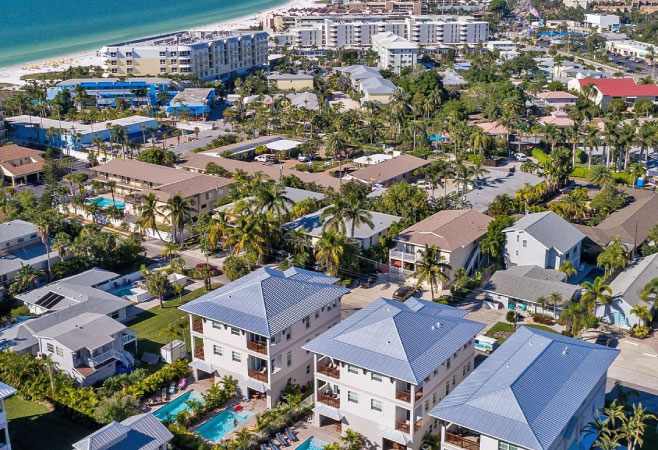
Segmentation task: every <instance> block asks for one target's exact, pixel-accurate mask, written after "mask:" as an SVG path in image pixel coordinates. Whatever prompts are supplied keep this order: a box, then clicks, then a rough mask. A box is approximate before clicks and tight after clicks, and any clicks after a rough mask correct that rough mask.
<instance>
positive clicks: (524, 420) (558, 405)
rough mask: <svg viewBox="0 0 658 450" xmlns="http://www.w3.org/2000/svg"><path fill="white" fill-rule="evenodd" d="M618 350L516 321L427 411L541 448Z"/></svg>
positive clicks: (562, 428)
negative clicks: (490, 351)
mask: <svg viewBox="0 0 658 450" xmlns="http://www.w3.org/2000/svg"><path fill="white" fill-rule="evenodd" d="M618 353H619V350H615V349H611V348H608V347H603V346H600V345H596V344H591V343H588V342H584V341H581V340H577V339H572V338H569V337H566V336H562V335H560V334H555V333H550V332H546V331H541V330H537V329H535V328H529V327H521V328H519V330H517V331H516V333H514V334H513V335H512V337H510V338H509V339H508V340H507V341H506V342H505V343H504V344H503V345H502V346H501V347H500V348H499V349H498V350H496V351H495V352H494V353H493V354H492V355H491V356H490V357H489V358H487V359H486V361H484V362H483V363H482V364H481V365H480V366H479V367H478V368H477V369H475V370H474V371H473V372H472V373H471V375H469V376H468V377H467V378H466V380H464V381H462V382H461V384H459V385H458V386H457V387H456V388H455V390H454V391H452V392H451V393H450V394H449V395H448V396H447V397H446V398H445V399H443V401H442V402H440V403H439V404H438V405H437V406H436V407H435V408H434V409H433V410H432V411H431V412H430V415H432V416H434V417H437V418H439V419H442V420H445V421H448V422H452V423H455V424H458V425H460V426H463V427H466V428H469V429H471V430H473V431H476V432H478V433H481V434H484V435H488V436H492V437H495V438H497V439H500V440H504V441H507V442H511V443H513V444H516V445H519V446H522V447H525V448H528V449H532V450H546V449H548V448H552V446H553V445H554V443H555V442H556V441H557V440H558V439H560V438H562V437H563V436H566V435H567V433H566V431H567V429H568V428H569V424H570V421H571V419H572V417H573V416H574V414H575V413H576V412H577V411H578V409H579V408H580V406H581V405H582V403H583V401H584V400H585V398H586V397H587V396H588V395H589V394H590V392H591V391H592V390H593V389H594V388H595V387H596V385H597V384H598V383H599V381H601V377H604V376H605V375H606V372H607V370H608V367H609V366H610V364H612V362H613V361H614V359H615V358H616V357H617V354H618Z"/></svg>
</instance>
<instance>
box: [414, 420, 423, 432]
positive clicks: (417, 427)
mask: <svg viewBox="0 0 658 450" xmlns="http://www.w3.org/2000/svg"><path fill="white" fill-rule="evenodd" d="M422 427H423V419H418V420H417V421H416V423H414V431H418V430H420V429H421V428H422Z"/></svg>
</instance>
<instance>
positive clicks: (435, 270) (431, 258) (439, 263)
mask: <svg viewBox="0 0 658 450" xmlns="http://www.w3.org/2000/svg"><path fill="white" fill-rule="evenodd" d="M420 256H421V259H420V261H417V262H416V269H415V270H414V273H413V275H412V276H413V277H414V278H417V281H416V287H418V286H420V285H421V284H423V283H425V282H427V283H428V284H429V285H430V291H431V293H432V301H434V287H435V286H436V288H437V290H438V287H439V283H441V284H443V283H446V282H448V280H449V273H450V270H452V268H451V267H450V265H449V264H448V263H445V262H444V261H445V258H444V257H443V255H441V250H439V248H438V247H436V246H434V245H432V246H429V247H428V246H427V245H425V249H424V250H421V252H420Z"/></svg>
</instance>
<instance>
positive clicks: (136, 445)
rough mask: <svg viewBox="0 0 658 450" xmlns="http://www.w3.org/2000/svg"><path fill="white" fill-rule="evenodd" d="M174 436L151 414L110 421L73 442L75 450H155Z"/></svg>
mask: <svg viewBox="0 0 658 450" xmlns="http://www.w3.org/2000/svg"><path fill="white" fill-rule="evenodd" d="M173 437H174V435H173V434H171V432H170V431H169V430H168V429H167V427H165V426H164V425H163V424H162V422H160V420H158V419H157V418H156V417H155V416H154V415H153V414H151V413H146V414H138V415H136V416H132V417H129V418H127V419H126V420H124V421H123V422H121V423H118V422H112V423H110V424H108V425H105V426H104V427H103V428H101V429H100V430H98V431H96V432H94V433H92V434H90V435H89V436H87V437H86V438H84V439H82V440H80V441H78V442H76V443H75V444H73V448H74V449H75V450H157V449H159V448H160V446H162V445H163V444H165V443H167V442H169V441H170V440H171V439H172V438H173Z"/></svg>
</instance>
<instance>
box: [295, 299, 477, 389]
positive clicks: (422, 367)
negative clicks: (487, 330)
mask: <svg viewBox="0 0 658 450" xmlns="http://www.w3.org/2000/svg"><path fill="white" fill-rule="evenodd" d="M465 314H466V311H464V310H461V309H458V308H454V307H452V306H446V305H441V304H439V303H433V302H428V301H425V300H420V299H417V298H415V297H411V298H410V299H408V300H407V301H405V302H404V303H402V302H397V301H395V300H389V299H385V298H382V297H380V298H378V299H377V300H375V301H373V302H372V303H370V304H369V305H367V306H366V307H364V308H363V309H361V310H360V311H357V312H356V313H354V314H353V315H351V316H350V317H348V318H347V319H345V320H343V321H342V322H341V323H339V324H338V325H335V326H333V327H331V328H330V329H329V330H327V331H325V332H324V333H323V334H321V335H320V336H318V337H317V338H315V339H313V340H312V341H311V342H309V343H307V344H305V345H303V346H302V348H304V349H305V350H309V351H312V352H314V353H317V354H319V355H326V356H329V357H331V358H336V359H338V360H340V361H344V362H346V363H348V364H353V365H356V366H359V367H363V368H366V369H369V370H372V371H374V372H377V373H380V374H382V375H386V376H390V377H393V378H396V379H399V380H403V381H406V382H408V383H412V384H415V385H418V384H419V383H420V382H421V381H422V380H423V379H425V378H426V377H427V376H428V375H429V374H430V373H432V372H433V371H434V370H435V369H436V368H437V367H439V366H440V365H441V364H442V363H443V362H444V361H445V360H446V359H448V358H449V357H450V356H451V355H453V354H454V353H455V352H457V351H458V350H459V349H460V348H461V347H463V345H464V344H465V343H466V342H468V340H469V339H472V338H474V337H475V336H476V335H477V334H478V333H479V332H480V330H482V329H483V328H484V325H483V324H481V323H479V322H474V321H472V320H467V319H464V318H463V316H464V315H465Z"/></svg>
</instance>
